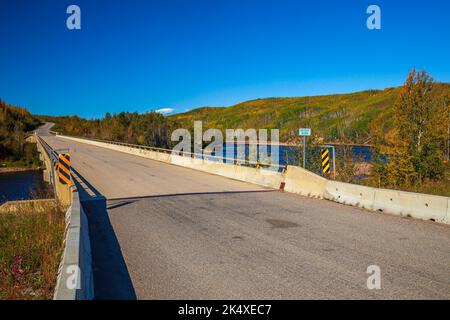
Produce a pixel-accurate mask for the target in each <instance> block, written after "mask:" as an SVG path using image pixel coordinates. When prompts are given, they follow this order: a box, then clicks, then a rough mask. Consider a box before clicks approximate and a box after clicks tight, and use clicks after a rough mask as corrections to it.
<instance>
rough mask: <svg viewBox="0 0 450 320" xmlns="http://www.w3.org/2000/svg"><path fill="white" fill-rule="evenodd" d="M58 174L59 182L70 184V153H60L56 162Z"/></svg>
mask: <svg viewBox="0 0 450 320" xmlns="http://www.w3.org/2000/svg"><path fill="white" fill-rule="evenodd" d="M58 176H59V182H60V183H61V184H70V155H69V154H60V155H59V164H58Z"/></svg>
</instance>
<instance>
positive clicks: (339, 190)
mask: <svg viewBox="0 0 450 320" xmlns="http://www.w3.org/2000/svg"><path fill="white" fill-rule="evenodd" d="M324 197H325V199H328V200H332V201H336V202H339V203H342V204H348V205H352V206H356V207H361V208H365V209H369V210H372V209H373V204H374V199H375V189H374V188H370V187H365V186H359V185H356V184H350V183H344V182H338V181H332V180H329V181H328V182H327V183H326V187H325V196H324Z"/></svg>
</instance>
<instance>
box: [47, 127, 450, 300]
mask: <svg viewBox="0 0 450 320" xmlns="http://www.w3.org/2000/svg"><path fill="white" fill-rule="evenodd" d="M46 129H48V128H43V129H41V131H40V134H41V135H43V138H44V139H45V140H46V141H47V142H48V143H49V144H50V145H51V146H52V147H54V148H62V147H68V148H70V150H71V157H72V165H73V166H74V168H75V169H76V173H77V176H79V177H80V178H79V179H78V178H77V180H78V181H79V182H80V186H84V187H86V188H85V189H92V190H93V191H88V192H85V193H83V199H84V202H83V206H86V207H88V210H87V211H89V215H88V216H89V221H90V228H91V230H90V233H91V241H92V243H93V255H94V257H93V259H94V276H95V279H94V281H95V285H96V289H97V291H96V295H97V298H99V299H105V298H138V299H365V298H368V299H449V298H450V250H449V248H450V228H449V227H448V226H446V225H440V224H437V223H433V222H427V221H419V220H413V219H407V218H400V217H396V216H390V215H385V214H379V213H374V212H369V211H366V210H363V209H359V208H353V207H349V206H344V205H341V204H337V203H334V202H330V201H326V200H318V199H311V198H306V197H302V196H299V195H294V194H289V193H285V192H280V191H277V190H270V189H266V188H262V187H260V186H256V185H252V184H249V183H243V182H239V181H234V180H231V179H227V178H224V177H220V176H215V175H211V174H207V173H202V172H197V171H194V170H191V169H187V168H182V167H177V166H173V165H169V164H165V163H161V162H157V161H153V160H149V159H145V158H141V157H137V156H133V155H128V154H125V153H120V152H116V151H112V150H108V149H105V148H100V147H95V146H91V145H87V144H83V143H78V142H74V141H70V140H65V139H63V138H58V137H54V136H48V135H46V133H45V132H46ZM102 197H105V198H106V199H107V200H106V210H105V212H104V214H103V215H102V214H101V213H98V212H96V210H99V209H98V208H97V209H95V208H96V205H93V204H94V203H97V202H96V201H95V200H96V199H101V198H102ZM98 203H101V201H100V202H98ZM103 203H105V202H103ZM100 211H101V209H100ZM370 265H376V266H379V268H380V271H381V289H379V290H376V289H375V290H369V289H368V288H367V278H368V277H369V274H367V268H368V266H370ZM117 275H120V276H117ZM115 276H116V278H114V277H115Z"/></svg>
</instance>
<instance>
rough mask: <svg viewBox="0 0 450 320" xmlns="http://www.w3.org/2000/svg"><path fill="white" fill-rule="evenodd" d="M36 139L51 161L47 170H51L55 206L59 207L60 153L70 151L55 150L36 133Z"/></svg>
mask: <svg viewBox="0 0 450 320" xmlns="http://www.w3.org/2000/svg"><path fill="white" fill-rule="evenodd" d="M35 136H36V139H37V141H38V142H39V144H40V145H41V146H42V147H43V148H44V152H45V153H46V154H47V156H48V157H49V159H50V168H47V170H49V173H50V181H51V184H52V186H53V193H54V195H55V204H56V205H58V195H57V190H56V183H57V179H56V170H55V168H56V166H57V165H58V163H59V153H58V152H60V151H65V152H67V151H68V150H69V149H53V148H52V147H51V146H50V145H49V144H48V143H47V142H45V140H44V139H42V138H41V137H40V136H38V135H37V134H36V133H35Z"/></svg>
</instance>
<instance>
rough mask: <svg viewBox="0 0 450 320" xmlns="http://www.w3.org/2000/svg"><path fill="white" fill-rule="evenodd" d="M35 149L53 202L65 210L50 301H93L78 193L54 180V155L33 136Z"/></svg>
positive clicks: (85, 228)
mask: <svg viewBox="0 0 450 320" xmlns="http://www.w3.org/2000/svg"><path fill="white" fill-rule="evenodd" d="M36 138H37V144H38V149H39V151H40V152H41V154H42V160H43V162H44V163H45V166H46V171H47V174H48V175H49V176H48V179H47V181H48V182H50V183H51V184H52V185H53V190H54V194H55V202H56V203H57V204H58V203H60V204H62V205H63V206H68V209H67V212H66V215H65V217H66V219H65V220H66V230H65V231H66V233H65V240H64V251H63V255H62V257H61V261H60V265H59V268H58V276H57V283H56V286H55V290H54V295H53V299H54V300H90V299H93V298H94V283H93V273H92V256H91V245H90V240H89V225H88V220H87V217H86V214H85V212H84V210H83V207H82V205H81V202H80V197H79V194H78V190H77V187H76V185H75V184H73V180H72V178H71V183H70V184H66V185H62V184H61V183H60V182H59V179H58V178H57V175H58V172H57V169H56V168H57V166H58V163H59V153H58V151H62V150H64V151H65V150H67V149H53V148H52V147H51V146H50V145H49V144H48V143H47V142H46V141H45V140H44V139H42V138H41V137H39V136H38V135H36Z"/></svg>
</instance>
